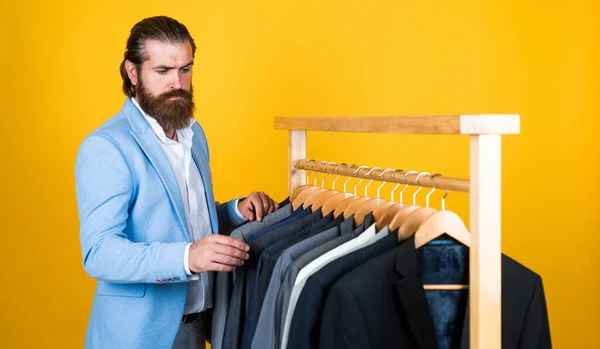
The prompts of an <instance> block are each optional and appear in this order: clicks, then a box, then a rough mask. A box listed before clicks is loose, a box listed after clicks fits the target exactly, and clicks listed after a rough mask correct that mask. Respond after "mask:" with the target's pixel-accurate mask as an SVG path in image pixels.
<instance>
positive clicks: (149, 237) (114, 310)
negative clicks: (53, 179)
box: [75, 98, 242, 349]
mask: <svg viewBox="0 0 600 349" xmlns="http://www.w3.org/2000/svg"><path fill="white" fill-rule="evenodd" d="M192 129H193V131H194V139H193V147H192V156H193V159H194V161H195V163H196V165H197V166H198V169H199V171H200V174H201V175H202V180H203V182H204V189H205V192H206V201H207V203H208V209H209V216H210V223H211V228H212V233H213V234H217V233H218V232H219V228H221V229H229V227H233V226H235V225H238V224H240V223H242V220H240V218H239V216H237V214H236V213H235V207H234V205H235V201H230V202H228V203H225V204H222V205H219V204H218V203H216V202H215V200H214V194H213V190H212V179H211V172H210V168H209V153H208V144H207V141H206V136H205V134H204V131H203V130H202V128H201V127H200V125H199V124H198V123H197V122H196V123H194V126H193V127H192ZM75 181H76V194H77V206H78V210H79V220H80V240H81V241H80V242H81V250H82V254H83V266H84V268H85V270H86V272H87V273H88V274H89V275H90V276H91V277H93V278H95V279H97V280H98V283H97V287H96V291H95V295H94V302H93V305H92V310H91V315H90V320H89V324H88V329H87V335H86V341H85V347H86V348H89V349H92V348H94V349H96V348H103V349H117V348H124V349H125V348H126V349H133V348H144V349H148V348H165V349H167V348H171V347H172V345H173V342H174V340H175V336H176V334H177V331H178V329H179V325H180V323H181V317H182V315H183V309H184V305H185V300H186V296H187V289H188V285H187V281H188V280H189V279H188V276H187V274H186V272H185V269H184V265H183V258H184V257H183V256H184V249H185V246H186V244H187V243H188V242H190V241H191V238H190V234H189V231H188V226H187V221H186V217H185V212H184V206H183V203H182V200H181V195H180V192H179V188H178V184H177V180H176V178H175V174H174V173H173V170H172V169H171V165H170V163H169V161H168V159H167V158H166V156H165V155H164V153H163V150H162V148H161V147H160V145H159V143H158V140H157V139H156V136H155V134H154V133H153V132H152V129H151V127H150V125H149V124H148V122H147V121H146V120H145V119H144V117H143V116H142V114H141V113H140V112H139V110H138V109H137V108H136V107H135V105H134V104H133V103H132V102H131V100H130V99H129V98H128V99H127V101H126V102H125V104H124V106H123V109H122V110H121V111H120V112H119V113H118V114H116V115H115V116H113V117H112V118H111V119H110V120H108V121H107V122H106V123H104V125H102V126H101V127H99V128H98V129H97V130H96V131H94V132H93V133H92V134H90V135H89V136H88V137H87V138H86V139H85V140H84V141H83V142H82V144H81V146H80V149H79V152H78V155H77V160H76V165H75Z"/></svg>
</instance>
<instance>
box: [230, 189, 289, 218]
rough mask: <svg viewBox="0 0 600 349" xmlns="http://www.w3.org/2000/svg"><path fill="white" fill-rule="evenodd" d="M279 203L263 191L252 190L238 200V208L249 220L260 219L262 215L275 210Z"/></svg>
mask: <svg viewBox="0 0 600 349" xmlns="http://www.w3.org/2000/svg"><path fill="white" fill-rule="evenodd" d="M278 208H279V204H278V203H276V202H275V201H273V199H271V198H270V197H269V195H267V194H265V193H264V192H262V191H261V192H252V193H250V195H248V196H247V197H246V198H244V199H242V200H240V201H238V210H239V211H240V213H241V214H242V215H243V216H244V217H246V218H247V219H248V220H249V221H253V220H255V219H256V220H257V221H259V222H261V221H262V219H263V217H264V216H266V215H268V214H269V213H271V212H273V211H275V210H277V209H278Z"/></svg>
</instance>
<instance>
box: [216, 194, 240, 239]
mask: <svg viewBox="0 0 600 349" xmlns="http://www.w3.org/2000/svg"><path fill="white" fill-rule="evenodd" d="M241 199H242V198H238V199H235V200H231V201H227V202H225V203H222V204H220V203H218V202H216V205H217V216H218V217H219V234H224V235H229V234H231V232H232V231H233V229H235V228H236V227H237V226H239V225H240V224H242V223H244V222H245V221H246V220H247V219H246V218H245V217H243V216H241V215H239V214H238V213H237V208H236V206H237V204H238V201H239V200H241Z"/></svg>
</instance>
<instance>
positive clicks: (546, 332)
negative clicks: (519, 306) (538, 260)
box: [519, 275, 552, 349]
mask: <svg viewBox="0 0 600 349" xmlns="http://www.w3.org/2000/svg"><path fill="white" fill-rule="evenodd" d="M536 278H537V281H536V283H535V290H534V292H533V297H532V298H531V301H530V303H529V308H528V309H527V315H526V317H525V321H524V327H523V331H522V334H521V339H520V343H519V349H551V348H552V342H551V339H550V325H549V321H548V310H547V308H546V297H545V295H544V286H543V284H542V278H541V277H539V276H538V275H536Z"/></svg>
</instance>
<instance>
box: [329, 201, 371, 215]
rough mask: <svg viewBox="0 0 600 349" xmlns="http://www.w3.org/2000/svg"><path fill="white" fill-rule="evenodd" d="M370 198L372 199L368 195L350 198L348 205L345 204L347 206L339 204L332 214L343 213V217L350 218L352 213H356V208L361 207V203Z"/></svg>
mask: <svg viewBox="0 0 600 349" xmlns="http://www.w3.org/2000/svg"><path fill="white" fill-rule="evenodd" d="M371 199H372V198H370V197H368V196H359V197H357V199H356V200H352V201H351V202H350V204H349V205H347V207H343V206H342V205H340V207H338V208H337V209H336V210H335V211H334V213H333V215H334V216H336V217H337V216H338V215H339V214H343V215H344V219H348V218H350V217H351V216H352V215H355V214H356V212H358V209H359V208H360V207H362V205H363V204H364V203H365V202H367V201H369V200H371ZM342 204H343V202H342Z"/></svg>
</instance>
